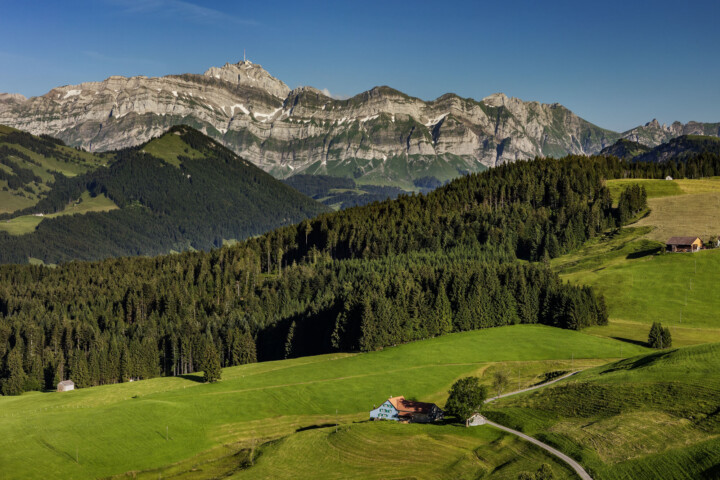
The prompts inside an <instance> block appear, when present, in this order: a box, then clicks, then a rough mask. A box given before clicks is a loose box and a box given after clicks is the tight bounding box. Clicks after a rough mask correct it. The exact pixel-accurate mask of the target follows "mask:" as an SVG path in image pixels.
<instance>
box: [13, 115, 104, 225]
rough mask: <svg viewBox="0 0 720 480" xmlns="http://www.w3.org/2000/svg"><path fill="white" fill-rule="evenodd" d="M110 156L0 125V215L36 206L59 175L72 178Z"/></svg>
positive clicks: (101, 163) (98, 164)
mask: <svg viewBox="0 0 720 480" xmlns="http://www.w3.org/2000/svg"><path fill="white" fill-rule="evenodd" d="M111 159H112V158H111V156H110V155H108V154H91V153H87V152H84V151H81V150H76V149H74V148H70V147H66V146H65V145H64V144H63V143H62V142H61V141H59V140H56V139H51V138H49V137H35V136H32V135H30V134H28V133H25V132H21V131H20V130H16V129H14V128H10V127H6V126H4V125H0V214H2V213H10V212H14V211H16V210H21V209H24V208H28V207H32V206H33V205H35V204H36V203H37V202H38V201H40V200H41V199H42V198H45V196H46V195H47V193H48V191H49V190H50V189H51V186H52V184H53V183H54V182H55V179H56V177H57V176H58V175H62V176H65V177H75V176H77V175H80V174H83V173H85V172H88V171H91V170H94V169H96V168H98V167H99V166H102V165H105V164H106V163H108V162H109V161H111Z"/></svg>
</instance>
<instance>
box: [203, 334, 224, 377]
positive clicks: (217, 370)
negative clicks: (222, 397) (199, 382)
mask: <svg viewBox="0 0 720 480" xmlns="http://www.w3.org/2000/svg"><path fill="white" fill-rule="evenodd" d="M221 376H222V368H221V367H220V355H218V351H217V349H216V348H215V344H213V342H212V341H210V340H208V341H207V343H206V346H205V359H204V360H203V380H204V381H205V382H206V383H207V382H209V383H214V382H217V381H218V380H220V377H221Z"/></svg>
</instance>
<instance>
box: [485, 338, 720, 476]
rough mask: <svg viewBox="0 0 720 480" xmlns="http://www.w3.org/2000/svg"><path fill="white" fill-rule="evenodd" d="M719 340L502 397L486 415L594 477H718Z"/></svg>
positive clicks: (646, 355) (656, 353) (621, 361)
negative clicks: (562, 455)
mask: <svg viewBox="0 0 720 480" xmlns="http://www.w3.org/2000/svg"><path fill="white" fill-rule="evenodd" d="M719 368H720V344H706V345H698V346H693V347H684V348H680V349H671V350H667V351H661V352H655V353H651V354H645V355H642V356H638V357H633V358H629V359H625V360H620V361H618V362H615V363H611V364H608V365H605V366H601V367H596V368H593V369H589V370H586V371H584V372H582V373H580V374H578V375H575V376H573V377H571V379H569V380H567V381H563V382H559V383H557V384H555V385H552V386H549V387H547V388H545V389H541V390H537V391H535V392H532V393H528V394H521V395H518V396H515V397H509V398H506V399H503V400H500V401H498V402H496V403H495V404H493V405H492V406H491V407H490V411H489V412H488V416H490V417H491V418H493V419H495V420H496V421H499V422H500V423H503V424H504V425H508V426H511V427H513V428H518V429H520V430H522V431H523V432H525V433H528V434H530V435H533V436H536V437H537V438H539V439H541V440H543V441H545V442H547V443H550V444H552V445H555V446H556V447H558V448H560V449H561V450H562V451H564V452H565V453H567V454H569V455H571V456H573V457H574V458H576V459H578V460H580V461H581V462H582V464H583V465H584V466H585V467H586V468H588V469H589V470H590V473H591V475H593V478H595V479H630V478H632V479H638V480H641V479H657V478H718V474H720V467H719V465H720V401H719V400H718V399H720V376H719V375H717V371H718V369H719Z"/></svg>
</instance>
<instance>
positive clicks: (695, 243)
mask: <svg viewBox="0 0 720 480" xmlns="http://www.w3.org/2000/svg"><path fill="white" fill-rule="evenodd" d="M665 248H666V250H667V251H668V252H673V253H676V252H697V251H699V250H701V249H702V248H703V242H702V240H700V238H699V237H670V239H669V240H668V241H667V242H665Z"/></svg>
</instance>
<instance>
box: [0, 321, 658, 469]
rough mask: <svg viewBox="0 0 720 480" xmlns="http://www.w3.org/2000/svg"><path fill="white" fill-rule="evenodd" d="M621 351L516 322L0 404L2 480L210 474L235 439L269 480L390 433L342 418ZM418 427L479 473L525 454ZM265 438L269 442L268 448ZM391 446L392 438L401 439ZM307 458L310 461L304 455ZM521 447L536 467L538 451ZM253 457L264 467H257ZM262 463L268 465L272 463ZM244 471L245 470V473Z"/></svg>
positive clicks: (532, 377)
mask: <svg viewBox="0 0 720 480" xmlns="http://www.w3.org/2000/svg"><path fill="white" fill-rule="evenodd" d="M621 350H622V353H623V355H634V354H638V353H641V352H644V351H646V350H645V349H643V348H642V347H639V346H635V345H630V344H624V343H623V342H618V341H614V340H611V339H607V338H600V337H596V336H591V335H585V334H583V333H580V332H573V331H567V330H560V329H555V328H551V327H544V326H532V325H523V326H514V327H501V328H492V329H487V330H481V331H475V332H466V333H461V334H453V335H448V336H444V337H439V338H435V339H431V340H426V341H422V342H415V343H411V344H407V345H402V346H399V347H395V348H388V349H386V350H383V351H380V352H374V353H369V354H358V355H349V354H334V355H324V356H317V357H306V358H299V359H293V360H284V361H278V362H266V363H260V364H253V365H246V366H241V367H233V368H228V369H225V370H224V371H223V380H222V381H221V382H219V383H217V384H209V385H206V384H202V383H198V381H197V380H198V379H199V376H197V375H194V376H188V377H186V378H180V377H173V378H158V379H153V380H147V381H141V382H133V383H126V384H119V385H109V386H104V387H96V388H90V389H85V390H77V391H74V392H70V393H67V394H57V393H30V394H25V395H23V396H20V397H0V464H1V465H3V467H4V472H10V473H9V475H8V478H43V477H45V476H46V475H47V472H49V471H52V472H53V474H55V475H57V476H58V477H63V478H70V477H72V478H91V477H98V476H108V475H115V474H120V473H123V472H127V471H130V470H133V471H151V472H152V478H158V476H166V475H163V474H162V471H165V469H164V470H161V471H160V472H159V473H158V471H157V469H158V468H160V467H163V466H169V467H167V469H168V471H171V470H172V469H173V468H175V469H177V468H180V469H182V467H181V466H182V465H186V466H187V465H188V464H187V463H184V464H182V463H181V464H179V465H180V466H179V465H173V464H175V463H176V462H182V461H183V460H186V461H188V459H194V460H190V461H189V462H190V463H191V464H192V462H193V461H197V462H201V461H204V462H209V463H211V464H213V465H214V467H213V468H215V467H218V468H219V465H224V463H223V462H222V461H221V460H222V459H223V458H225V457H228V455H230V453H229V452H234V453H233V455H236V454H237V455H240V454H241V451H242V450H243V449H247V448H248V447H247V446H248V445H257V447H258V452H259V453H260V456H259V457H258V469H257V472H259V473H258V474H257V476H260V477H262V476H267V477H270V476H273V471H275V470H273V469H274V468H276V467H277V468H282V469H291V468H292V469H296V468H297V469H300V468H305V467H302V463H303V462H304V461H306V462H307V463H309V464H311V463H314V462H315V460H317V461H318V462H319V463H318V464H320V465H321V464H322V462H324V461H326V460H324V458H325V456H326V454H327V452H328V451H334V452H341V453H340V454H341V455H342V452H343V451H344V450H343V449H344V448H347V447H337V448H335V447H333V442H335V441H338V442H349V443H348V445H349V444H351V443H352V442H355V443H356V444H357V445H364V446H363V447H362V448H363V449H364V451H362V452H358V453H357V454H358V455H375V454H376V449H377V448H381V446H382V445H381V444H380V442H381V439H382V438H384V437H385V435H386V433H387V432H389V433H388V435H390V433H392V435H396V434H397V433H396V432H395V431H394V430H392V428H396V427H388V426H385V425H383V424H382V423H372V424H367V425H363V426H361V427H358V428H357V429H356V426H355V425H351V426H350V427H348V425H349V423H348V422H352V421H361V420H365V419H367V412H368V411H369V410H370V409H372V408H373V406H374V405H377V404H379V403H381V402H382V401H383V400H384V399H385V398H387V397H388V396H390V395H405V396H407V397H416V398H417V399H419V400H430V401H437V402H440V404H441V405H442V404H444V400H445V396H446V393H445V392H447V390H448V388H449V386H450V385H451V384H452V382H453V381H454V380H455V379H457V378H458V377H460V376H464V375H468V374H476V375H482V374H483V373H484V372H485V371H486V370H488V371H489V369H491V368H504V369H505V368H507V369H511V381H513V382H516V381H517V380H518V379H520V381H519V382H518V383H520V384H522V385H521V386H525V385H526V384H528V383H537V381H538V379H537V377H538V376H539V375H540V374H541V372H543V371H553V370H557V369H568V366H567V365H568V362H570V363H571V365H572V366H574V367H578V366H582V365H587V364H593V363H594V364H597V363H606V362H607V361H609V360H604V361H603V360H592V359H609V358H613V357H615V358H618V357H619V355H620V353H621ZM571 358H572V359H573V360H570V359H571ZM491 362H503V364H502V365H501V366H497V365H490V363H491ZM523 362H524V363H523ZM544 362H547V363H546V364H545V365H544V366H543V363H544ZM520 363H523V365H520ZM513 366H516V368H515V370H514V371H513V370H512V367H513ZM483 378H484V381H485V382H486V383H487V382H489V381H490V378H489V376H484V377H483ZM513 386H514V385H513ZM328 423H330V424H333V423H340V424H341V425H343V429H346V428H349V430H343V432H345V433H343V435H344V436H346V437H347V438H345V439H342V438H341V437H342V436H343V435H340V436H337V437H336V436H334V435H335V434H334V433H332V432H330V431H328V430H327V429H323V430H320V429H318V430H307V431H306V432H304V433H303V434H304V435H308V437H307V438H308V439H311V440H309V441H311V442H317V443H318V444H322V445H324V447H323V448H325V449H324V450H323V449H319V450H312V452H311V451H308V450H307V449H306V448H305V447H303V446H302V444H303V442H299V443H296V442H297V440H296V439H293V438H292V437H287V436H288V435H293V436H294V432H295V431H296V430H297V429H298V428H302V427H308V426H313V425H323V424H328ZM166 428H167V430H166ZM413 428H415V427H413ZM423 428H428V429H429V428H433V427H418V428H417V429H413V430H410V429H408V430H405V431H406V432H409V436H408V438H407V439H406V440H407V441H408V442H409V443H410V444H417V445H427V446H430V445H435V443H437V441H438V440H437V437H433V435H437V436H440V437H442V436H445V435H447V438H449V439H452V438H456V439H457V440H453V441H452V442H453V443H452V444H451V445H447V447H446V448H447V449H448V451H452V452H453V453H452V454H453V455H455V457H456V458H457V459H458V462H460V463H461V464H462V463H464V462H467V461H468V460H467V458H468V457H467V455H470V452H475V451H477V452H482V455H481V456H483V458H485V457H487V458H488V460H487V465H486V464H485V463H483V462H481V461H479V460H478V461H475V460H473V462H470V463H472V464H473V465H475V464H476V463H478V462H479V463H480V467H482V468H488V469H491V468H495V467H494V466H493V465H495V463H493V462H494V460H492V459H491V457H493V455H495V457H494V458H500V457H501V456H502V455H506V454H507V452H506V453H502V452H500V451H499V449H498V447H497V444H496V443H494V442H496V441H498V439H499V441H501V442H509V444H510V445H515V446H514V447H512V448H511V451H516V450H513V449H521V448H522V449H525V450H520V451H527V447H526V446H520V445H519V444H516V442H514V441H512V440H511V439H505V437H504V436H499V434H497V433H493V432H490V433H487V432H486V433H482V432H478V433H472V434H467V433H465V432H464V428H463V427H459V426H457V427H456V426H447V427H442V428H441V427H435V428H437V430H423ZM485 428H486V427H481V428H480V429H481V430H482V429H485ZM488 428H489V427H488ZM377 429H390V430H387V431H386V430H380V431H378V430H377ZM444 429H445V430H444ZM405 431H403V430H400V431H399V432H400V433H399V434H402V432H405ZM166 432H167V438H168V439H167V440H166ZM392 435H390V437H391V438H392ZM467 435H469V437H468V436H467ZM286 437H287V438H286ZM281 438H285V440H281V441H280V440H279V439H281ZM373 438H375V439H376V440H373ZM271 441H278V442H279V443H274V444H273V443H268V442H271ZM393 441H397V442H399V444H402V439H394V440H393ZM338 445H340V444H338ZM223 446H225V447H223ZM301 447H302V448H301ZM303 448H305V449H303ZM313 452H314V455H316V456H315V457H312V458H308V457H307V455H310V454H311V453H313ZM528 452H529V453H528V455H540V456H542V458H544V460H543V461H549V458H548V457H545V456H544V454H542V453H540V452H535V453H532V452H534V450H533V451H532V452H530V451H528ZM354 453H355V452H353V454H354ZM523 455H524V454H523ZM76 456H77V458H79V461H76ZM470 456H471V455H470ZM263 457H264V458H265V459H266V461H267V462H270V463H268V464H266V465H265V466H263V467H262V468H260V467H261V465H262V464H261V462H262V461H263V460H262V459H263ZM232 458H239V457H232ZM273 458H276V459H277V460H276V461H272V462H271V459H273ZM527 458H531V457H527ZM535 458H539V457H535ZM240 461H241V459H240V460H238V462H240ZM342 461H343V464H344V466H343V467H342V469H343V470H341V471H345V472H348V475H350V474H352V473H353V472H354V471H356V469H357V468H358V466H357V459H355V460H354V459H353V458H351V456H350V453H346V454H344V455H342ZM218 462H219V463H218ZM530 463H533V464H534V463H536V462H535V461H534V460H533V461H532V462H530ZM421 464H422V465H421ZM468 465H469V464H468ZM483 465H486V466H483ZM375 467H377V469H378V470H377V472H380V473H378V475H379V476H394V477H403V476H404V477H410V476H412V475H414V474H413V472H414V471H416V470H417V471H418V472H423V471H425V472H427V475H428V476H429V475H431V469H432V468H433V467H432V465H431V464H430V463H426V462H424V461H423V460H422V459H417V461H407V462H398V461H397V458H396V457H393V458H391V459H388V460H387V463H383V462H379V463H378V464H377V465H373V467H372V469H373V471H375V470H374V469H375ZM480 467H478V468H480ZM520 467H522V465H520ZM188 468H191V467H188ZM192 468H194V467H192ZM223 468H224V467H223ZM535 468H537V465H535ZM423 469H424V470H423ZM285 471H290V470H285ZM508 471H509V470H508ZM244 472H245V473H247V474H248V475H255V472H253V469H252V468H251V469H249V470H246V471H244ZM263 472H267V473H263ZM383 472H385V473H383ZM390 472H393V473H392V475H391V474H390ZM226 473H227V472H226ZM365 473H367V472H365ZM558 473H559V472H558ZM423 475H424V474H422V475H420V477H422V476H423ZM498 478H514V477H512V476H509V477H502V476H500V477H498Z"/></svg>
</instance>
